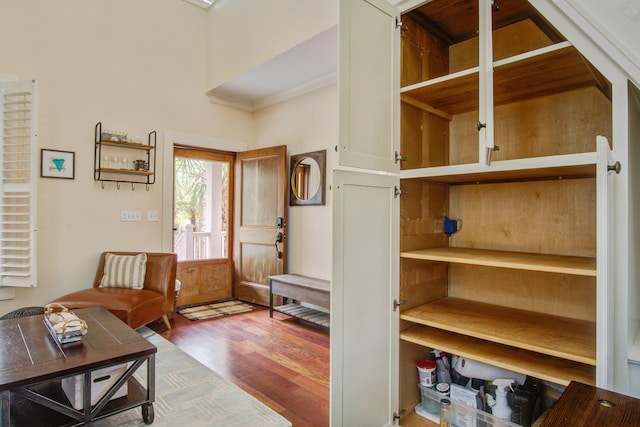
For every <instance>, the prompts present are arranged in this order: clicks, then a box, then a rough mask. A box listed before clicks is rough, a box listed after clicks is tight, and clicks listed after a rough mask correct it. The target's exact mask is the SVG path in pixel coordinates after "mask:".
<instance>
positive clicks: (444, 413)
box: [440, 399, 451, 427]
mask: <svg viewBox="0 0 640 427" xmlns="http://www.w3.org/2000/svg"><path fill="white" fill-rule="evenodd" d="M440 427H451V401H450V400H449V399H442V400H441V401H440Z"/></svg>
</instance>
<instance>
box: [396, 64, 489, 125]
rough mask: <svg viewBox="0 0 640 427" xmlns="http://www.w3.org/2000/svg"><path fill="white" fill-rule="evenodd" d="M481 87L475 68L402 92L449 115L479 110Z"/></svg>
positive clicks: (417, 85)
mask: <svg viewBox="0 0 640 427" xmlns="http://www.w3.org/2000/svg"><path fill="white" fill-rule="evenodd" d="M479 86H480V75H479V74H478V67H474V68H471V69H469V70H465V71H461V72H458V73H454V74H449V75H447V76H443V77H438V78H436V79H432V80H427V81H425V82H421V83H416V84H414V85H411V86H407V87H404V88H402V89H400V92H401V93H402V94H403V95H404V96H406V97H409V98H412V99H414V100H416V101H418V102H422V103H425V104H427V105H430V106H431V107H433V108H436V109H438V110H442V111H445V112H446V113H448V114H459V113H464V112H466V111H473V110H477V109H478V102H479V94H478V93H479V92H478V88H479Z"/></svg>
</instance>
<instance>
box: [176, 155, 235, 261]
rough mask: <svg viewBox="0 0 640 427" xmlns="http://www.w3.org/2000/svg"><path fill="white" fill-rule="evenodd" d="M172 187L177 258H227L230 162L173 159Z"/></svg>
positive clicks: (183, 158) (183, 259) (186, 158)
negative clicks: (173, 187)
mask: <svg viewBox="0 0 640 427" xmlns="http://www.w3.org/2000/svg"><path fill="white" fill-rule="evenodd" d="M174 186H175V189H174V227H175V228H176V231H175V235H174V245H173V246H174V251H175V252H176V253H177V254H178V259H179V260H182V261H186V260H198V259H210V258H226V257H227V256H228V254H227V246H228V245H227V230H228V212H229V210H228V199H229V198H228V195H229V163H227V162H220V161H213V160H201V159H194V158H188V157H176V158H175V165H174Z"/></svg>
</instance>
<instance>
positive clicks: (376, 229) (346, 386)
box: [331, 170, 400, 427]
mask: <svg viewBox="0 0 640 427" xmlns="http://www.w3.org/2000/svg"><path fill="white" fill-rule="evenodd" d="M399 184H400V183H399V178H398V177H397V176H393V175H388V174H372V173H360V172H350V171H340V170H338V171H335V172H334V176H333V187H334V190H333V278H332V286H331V426H332V427H342V426H344V427H358V426H362V427H378V426H389V425H392V424H393V423H394V416H393V414H394V412H397V411H398V368H399V367H398V363H399V362H398V346H399V332H398V327H399V323H398V322H399V311H394V307H393V301H394V299H398V298H399V288H398V283H399V276H400V274H399V270H398V268H399V256H398V254H399V232H398V230H399V223H398V221H399V212H400V209H399V206H400V201H399V200H398V199H396V198H395V196H394V190H395V187H397V186H399Z"/></svg>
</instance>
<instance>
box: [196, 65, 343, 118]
mask: <svg viewBox="0 0 640 427" xmlns="http://www.w3.org/2000/svg"><path fill="white" fill-rule="evenodd" d="M337 81H338V72H337V71H331V72H329V73H327V74H325V75H322V76H320V77H318V78H315V79H313V80H310V81H308V82H304V83H302V84H300V85H298V86H295V87H292V88H289V89H285V90H283V91H281V92H277V93H274V94H271V95H267V96H265V97H263V98H259V99H257V100H255V101H254V100H245V99H241V98H235V97H233V96H229V95H225V94H223V93H221V92H219V91H217V90H216V89H213V90H210V91H209V92H207V96H208V97H209V101H210V102H211V103H213V104H218V105H222V106H225V107H231V108H236V109H238V110H242V111H249V112H255V111H258V110H261V109H263V108H266V107H269V106H271V105H275V104H278V103H280V102H284V101H288V100H290V99H293V98H295V97H297V96H300V95H304V94H305V93H309V92H311V91H313V90H316V89H320V88H323V87H325V86H329V85H330V84H334V83H336V82H337Z"/></svg>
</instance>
